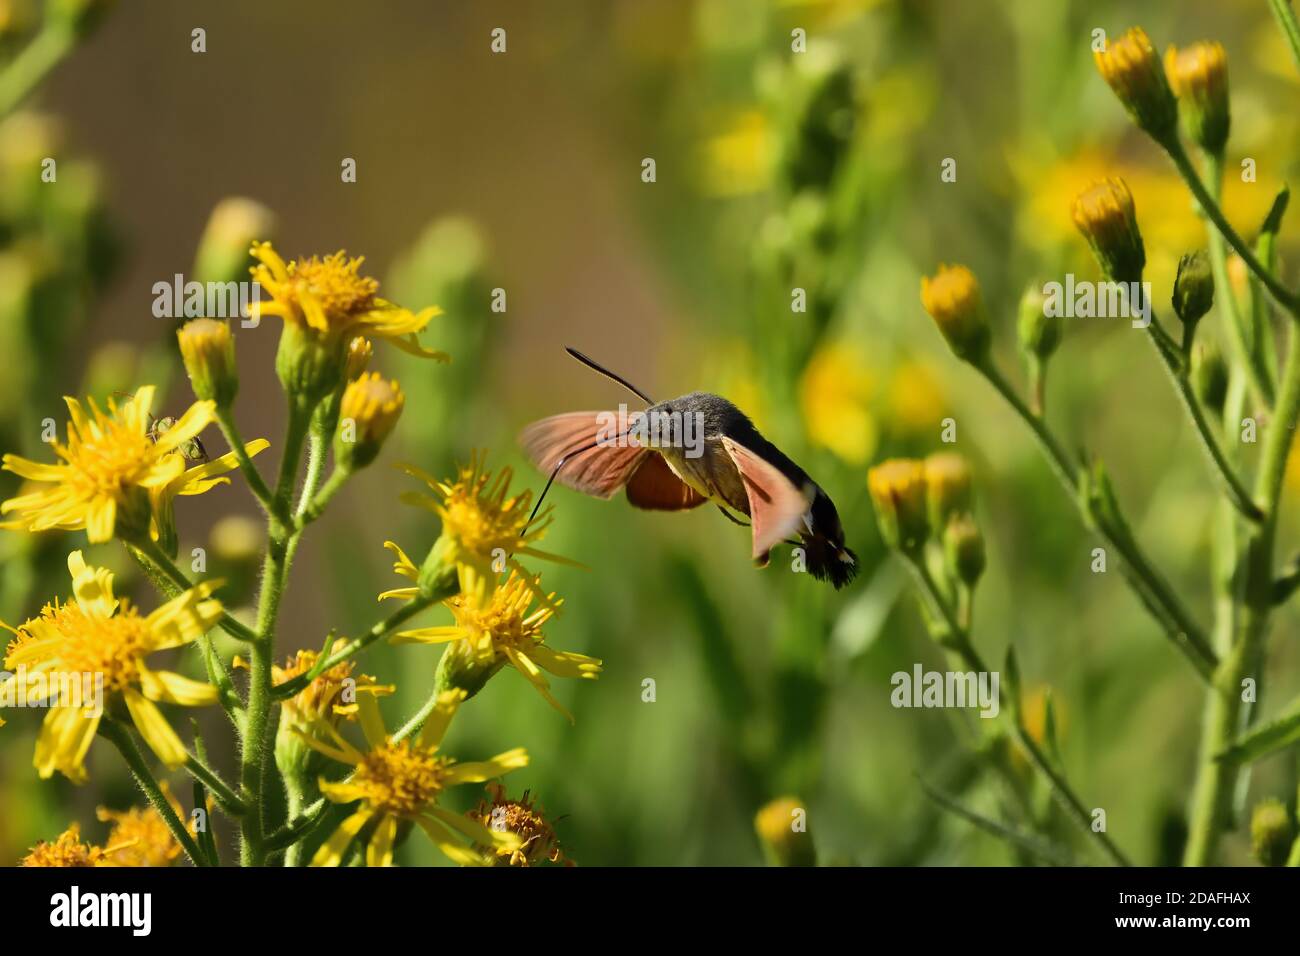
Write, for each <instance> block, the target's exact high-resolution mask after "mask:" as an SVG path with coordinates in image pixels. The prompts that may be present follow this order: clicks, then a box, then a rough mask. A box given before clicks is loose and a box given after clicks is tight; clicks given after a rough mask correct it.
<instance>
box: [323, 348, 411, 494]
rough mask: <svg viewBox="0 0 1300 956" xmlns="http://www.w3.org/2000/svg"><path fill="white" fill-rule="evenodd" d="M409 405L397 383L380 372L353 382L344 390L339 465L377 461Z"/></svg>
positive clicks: (360, 465) (337, 440)
mask: <svg viewBox="0 0 1300 956" xmlns="http://www.w3.org/2000/svg"><path fill="white" fill-rule="evenodd" d="M405 404H406V396H405V395H403V394H402V390H401V389H400V388H398V387H397V382H395V381H385V380H384V379H383V378H382V377H381V376H380V375H379V373H378V372H369V373H366V374H363V375H362V376H361V377H360V378H358V379H357V380H356V381H353V382H349V383H348V387H347V388H345V389H344V390H343V401H342V403H341V405H340V406H339V427H338V431H337V432H335V435H334V456H335V459H336V460H337V461H338V463H339V465H340V466H341V467H343V468H346V469H348V470H352V469H356V468H364V467H365V466H366V465H368V464H370V463H371V462H372V461H374V460H375V456H376V455H378V454H379V449H380V447H381V446H382V445H383V443H384V439H386V438H387V437H388V433H389V432H391V431H392V430H393V426H394V425H396V424H397V419H398V418H399V417H401V414H402V406H403V405H405Z"/></svg>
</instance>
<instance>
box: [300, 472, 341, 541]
mask: <svg viewBox="0 0 1300 956" xmlns="http://www.w3.org/2000/svg"><path fill="white" fill-rule="evenodd" d="M351 476H352V474H351V472H349V471H347V470H346V469H344V468H335V469H334V470H333V471H332V472H330V476H329V478H328V479H327V480H326V482H325V485H324V486H323V487H322V488H321V489H320V491H319V492H317V493H316V494H315V495H314V496H313V497H312V498H311V500H310V501H309V500H308V499H307V496H306V495H305V494H304V495H303V501H302V505H301V506H300V507H299V508H298V514H297V516H296V527H297V528H298V529H299V530H302V529H303V528H305V527H306V526H307V525H309V524H311V523H312V522H313V521H315V520H316V519H317V518H319V517H320V516H321V512H323V511H324V510H325V506H326V505H328V504H329V503H330V499H332V498H333V497H334V496H335V495H336V494H338V492H339V489H341V488H342V487H343V486H344V485H345V484H347V481H348V479H349V478H350V477H351Z"/></svg>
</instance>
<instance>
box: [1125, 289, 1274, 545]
mask: <svg viewBox="0 0 1300 956" xmlns="http://www.w3.org/2000/svg"><path fill="white" fill-rule="evenodd" d="M1157 330H1159V332H1160V334H1163V330H1162V329H1161V328H1160V323H1159V320H1158V319H1157V318H1156V314H1155V311H1154V310H1152V312H1151V322H1150V324H1149V325H1148V326H1147V331H1148V333H1150V334H1151V336H1152V340H1153V342H1154V344H1155V346H1156V352H1157V353H1158V354H1159V355H1160V360H1161V361H1162V362H1163V363H1164V366H1165V371H1166V372H1168V373H1169V381H1170V382H1172V383H1173V386H1174V391H1175V392H1177V393H1178V398H1179V399H1180V400H1181V401H1182V403H1183V408H1184V409H1185V410H1186V411H1187V415H1188V417H1189V418H1191V420H1192V426H1193V427H1194V428H1195V430H1196V436H1197V438H1199V439H1200V443H1201V449H1202V450H1203V451H1204V452H1205V455H1206V457H1207V458H1208V459H1209V461H1210V470H1211V472H1213V474H1214V476H1215V477H1216V478H1217V479H1218V481H1219V484H1220V486H1221V487H1222V490H1223V492H1224V493H1225V494H1226V495H1227V496H1228V500H1229V501H1230V502H1232V506H1233V507H1234V508H1236V509H1237V510H1238V511H1240V512H1241V514H1242V516H1243V517H1245V518H1247V519H1249V520H1250V521H1255V522H1258V521H1261V520H1263V517H1264V515H1263V512H1261V511H1260V510H1259V506H1258V505H1256V504H1255V502H1254V501H1252V500H1251V498H1250V492H1249V491H1247V490H1246V486H1245V485H1244V484H1243V483H1242V481H1241V479H1240V478H1238V477H1237V473H1236V472H1235V471H1234V470H1233V468H1232V465H1231V464H1229V462H1228V459H1227V456H1225V455H1224V453H1223V449H1222V448H1221V447H1219V440H1218V438H1216V437H1215V434H1214V430H1213V429H1212V428H1210V423H1209V422H1208V421H1207V420H1206V418H1205V413H1204V412H1203V411H1202V410H1201V405H1200V403H1199V402H1198V401H1197V400H1196V396H1195V395H1193V394H1192V386H1191V383H1190V382H1188V380H1187V369H1186V368H1185V367H1180V365H1179V364H1178V360H1177V359H1176V358H1175V356H1174V355H1173V354H1171V353H1170V352H1169V351H1168V350H1167V349H1166V348H1164V347H1162V345H1161V343H1160V342H1159V340H1158V339H1157V338H1156V336H1157Z"/></svg>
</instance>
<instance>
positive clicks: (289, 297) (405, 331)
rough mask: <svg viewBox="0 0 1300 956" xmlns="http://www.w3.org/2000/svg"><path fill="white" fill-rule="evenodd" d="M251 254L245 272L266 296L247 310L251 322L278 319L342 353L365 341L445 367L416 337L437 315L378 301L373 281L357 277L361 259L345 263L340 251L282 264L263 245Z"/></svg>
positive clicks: (441, 358)
mask: <svg viewBox="0 0 1300 956" xmlns="http://www.w3.org/2000/svg"><path fill="white" fill-rule="evenodd" d="M251 254H252V256H253V258H255V259H257V261H258V264H257V265H255V266H253V268H252V269H250V270H249V271H250V272H251V273H252V275H253V279H254V280H255V281H256V282H257V283H258V284H259V285H260V286H261V287H262V288H263V289H265V290H266V291H267V292H269V293H270V295H271V301H270V302H259V303H256V304H254V305H252V306H250V313H251V315H252V316H253V317H254V318H260V317H262V316H264V315H278V316H279V317H280V318H282V319H283V320H284V321H285V323H286V325H293V326H296V327H298V328H300V329H311V330H312V331H313V332H315V333H316V334H318V335H319V336H320V337H322V338H325V339H328V340H330V341H332V342H339V343H341V344H342V347H343V348H347V346H348V345H349V344H350V343H351V340H352V339H353V338H355V337H356V336H358V335H366V336H370V337H374V338H381V339H386V340H388V341H389V342H391V343H392V344H393V345H395V346H397V347H398V348H400V349H401V350H402V351H403V352H410V353H411V354H412V355H419V356H422V357H424V358H432V359H437V360H438V361H447V355H446V353H444V352H435V351H432V350H430V349H426V348H424V347H423V346H421V345H420V340H419V338H418V336H417V333H418V332H419V331H420V330H421V329H423V328H424V327H425V326H426V325H428V324H429V320H430V319H432V318H433V317H434V316H436V315H441V314H442V310H441V309H439V308H438V307H437V306H429V307H428V308H425V309H421V310H420V311H419V312H412V311H411V310H410V309H403V308H401V307H400V306H397V305H394V304H393V303H391V302H388V301H386V300H384V299H381V298H379V296H378V292H379V283H378V281H376V280H375V279H372V278H370V277H369V276H363V275H361V271H360V270H361V265H362V263H363V262H364V261H365V257H364V256H362V257H359V258H356V259H349V258H348V257H347V254H346V253H344V252H343V251H342V250H340V251H338V252H336V253H334V254H333V255H330V256H324V257H318V256H312V257H311V258H310V259H294V260H292V261H291V262H289V263H287V264H286V263H285V261H284V260H283V259H281V258H280V255H279V254H278V253H277V252H276V251H275V250H274V249H273V248H272V247H271V244H270V243H269V242H254V243H253V247H252V250H251Z"/></svg>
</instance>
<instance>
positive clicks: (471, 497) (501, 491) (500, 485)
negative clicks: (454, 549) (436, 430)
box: [442, 468, 541, 558]
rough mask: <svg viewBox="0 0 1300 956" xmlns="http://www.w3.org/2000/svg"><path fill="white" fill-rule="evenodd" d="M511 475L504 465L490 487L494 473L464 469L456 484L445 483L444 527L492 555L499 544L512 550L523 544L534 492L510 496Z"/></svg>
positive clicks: (473, 549)
mask: <svg viewBox="0 0 1300 956" xmlns="http://www.w3.org/2000/svg"><path fill="white" fill-rule="evenodd" d="M510 477H511V472H510V469H509V468H503V469H502V470H501V472H500V473H499V474H498V475H497V478H496V481H495V482H492V483H491V486H490V487H489V481H490V478H491V476H490V475H487V474H478V473H477V472H476V471H473V470H470V469H464V470H462V472H461V476H460V480H458V481H457V482H456V483H455V484H454V485H449V486H443V488H442V492H443V497H444V505H443V508H442V517H443V523H444V528H445V530H446V531H447V533H448V534H450V535H451V536H452V538H454V539H455V540H456V542H457V543H458V544H459V545H460V546H461V547H462V548H463V549H465V550H466V551H470V552H472V553H474V554H477V555H480V556H482V557H485V558H491V557H493V554H492V552H493V551H494V550H495V549H497V548H501V549H503V550H505V551H506V552H507V553H508V552H511V551H514V550H515V549H516V548H517V547H519V543H520V542H519V537H520V535H521V534H522V533H523V530H524V527H525V526H526V525H527V524H528V505H529V504H530V503H531V502H532V497H533V496H532V493H531V492H527V491H525V492H524V493H523V494H520V495H515V496H513V497H507V493H508V490H509V487H510ZM539 518H541V516H540V515H539ZM540 523H541V522H539V530H540ZM530 537H531V535H530Z"/></svg>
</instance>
